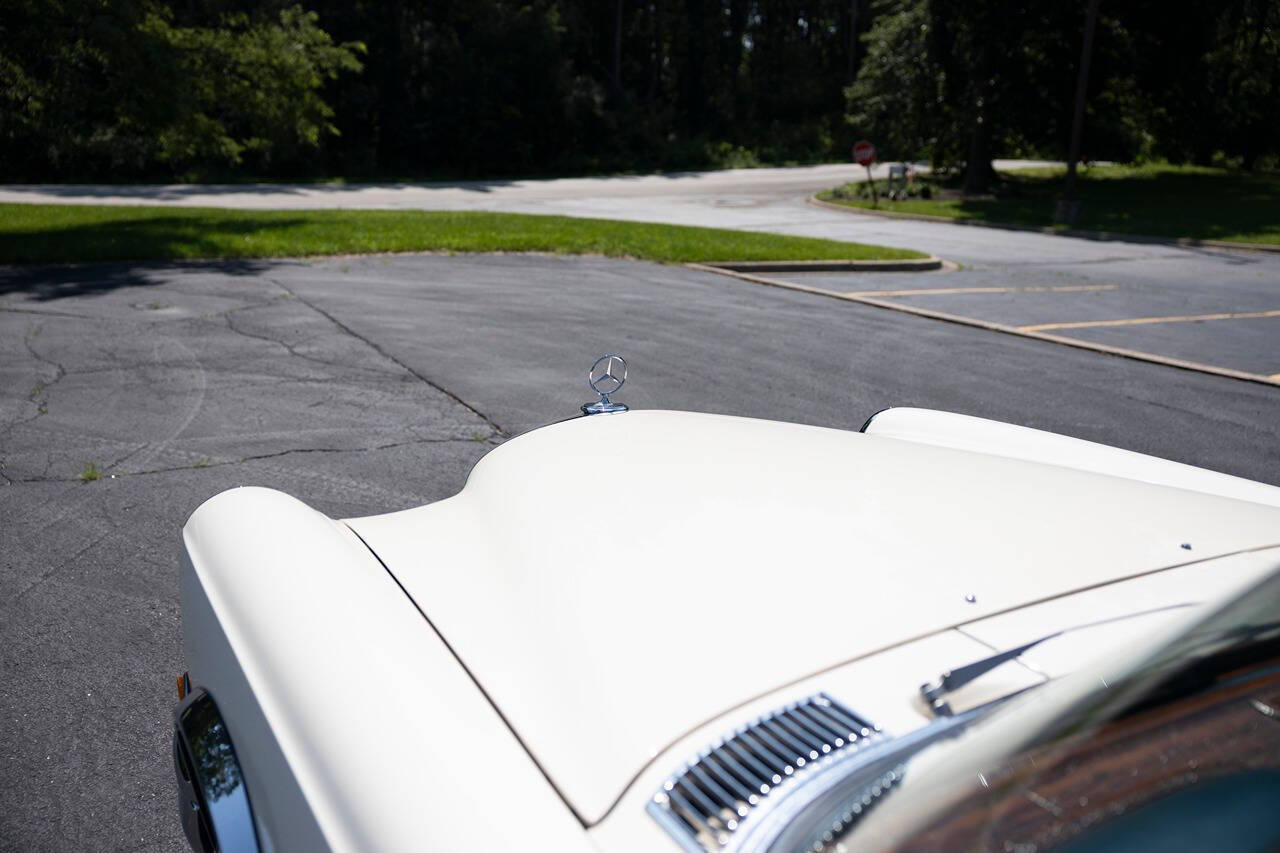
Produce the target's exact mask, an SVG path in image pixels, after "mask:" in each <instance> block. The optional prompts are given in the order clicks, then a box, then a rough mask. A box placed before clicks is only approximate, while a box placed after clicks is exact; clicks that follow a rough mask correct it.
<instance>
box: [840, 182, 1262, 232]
mask: <svg viewBox="0 0 1280 853" xmlns="http://www.w3.org/2000/svg"><path fill="white" fill-rule="evenodd" d="M1063 174H1064V170H1063V169H1034V170H1018V171H1016V172H1007V173H1004V174H1002V175H1001V177H1002V179H1003V181H1004V187H1003V194H1002V195H1001V197H999V198H991V197H981V198H934V199H929V200H925V199H918V198H913V199H908V200H905V201H888V200H887V199H885V198H883V197H881V199H880V202H879V204H878V205H873V204H872V202H871V200H870V199H863V198H839V197H836V195H835V193H834V191H827V192H823V193H819V195H818V197H819V198H820V199H822V200H823V201H829V202H833V203H835V204H844V205H848V206H850V207H858V208H864V209H871V208H873V207H875V209H878V210H885V211H893V212H898V213H913V214H924V215H926V216H941V217H946V218H948V219H960V220H969V221H978V222H990V223H998V224H1006V225H1025V226H1033V227H1053V228H1065V226H1060V225H1055V224H1054V222H1053V213H1054V201H1055V199H1056V198H1057V197H1058V196H1059V195H1060V194H1061V192H1062V187H1063ZM1080 176H1081V179H1080V183H1079V195H1080V200H1081V205H1080V218H1079V220H1078V221H1077V223H1076V226H1075V227H1076V228H1078V229H1081V230H1085V231H1104V232H1109V233H1114V234H1136V235H1149V236H1153V237H1172V238H1188V239H1192V240H1226V241H1230V242H1237V243H1270V244H1280V174H1276V173H1274V172H1270V173H1269V172H1256V173H1253V174H1249V173H1245V172H1237V171H1232V170H1228V169H1216V168H1208V167H1198V166H1171V165H1169V164H1150V165H1145V166H1092V167H1089V168H1087V169H1082V170H1081V172H1080ZM856 190H857V187H856V186H855V185H849V186H847V188H846V192H847V193H852V192H856Z"/></svg>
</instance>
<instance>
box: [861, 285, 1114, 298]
mask: <svg viewBox="0 0 1280 853" xmlns="http://www.w3.org/2000/svg"><path fill="white" fill-rule="evenodd" d="M1119 289H1120V285H1118V284H1069V285H1060V286H1057V287H922V288H917V289H915V290H910V289H909V290H849V291H845V292H846V293H847V294H848V295H849V296H872V297H874V296H961V295H965V294H969V293H1082V292H1086V291H1088V292H1093V291H1100V290H1119Z"/></svg>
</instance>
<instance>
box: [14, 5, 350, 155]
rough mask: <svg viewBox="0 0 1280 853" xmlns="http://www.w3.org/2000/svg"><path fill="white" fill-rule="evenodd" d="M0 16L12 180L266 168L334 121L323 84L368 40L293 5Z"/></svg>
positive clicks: (34, 11) (108, 8) (59, 9)
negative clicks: (180, 14)
mask: <svg viewBox="0 0 1280 853" xmlns="http://www.w3.org/2000/svg"><path fill="white" fill-rule="evenodd" d="M0 20H3V21H4V23H3V25H2V28H0V111H2V113H0V118H2V119H3V121H0V128H2V129H0V164H2V166H0V168H3V170H4V172H5V177H7V178H8V179H10V180H13V179H23V178H28V179H30V178H37V179H43V180H48V179H54V180H59V179H61V180H69V179H80V178H108V179H120V178H130V177H140V176H148V175H158V174H166V173H167V174H169V175H174V174H177V175H183V174H201V173H205V174H207V173H210V172H219V171H225V170H227V169H229V168H233V167H237V166H241V165H247V166H251V167H253V168H255V169H268V168H271V167H272V166H273V165H274V164H276V163H278V162H280V161H281V160H288V159H289V158H291V157H296V156H297V155H298V153H299V152H300V151H302V150H304V149H307V148H314V147H315V146H317V145H319V144H320V142H321V140H322V138H323V137H324V136H325V135H326V134H333V133H336V132H337V128H336V127H335V126H334V124H333V122H332V121H331V119H332V115H333V113H332V111H331V110H330V109H329V107H328V106H327V105H326V104H325V102H324V100H323V99H322V98H321V95H320V93H321V89H322V87H323V86H324V84H325V83H326V81H330V80H333V79H334V78H335V77H336V76H337V75H338V74H339V73H340V72H342V71H358V70H359V68H360V63H359V61H358V60H357V58H356V55H357V54H358V53H359V52H361V51H363V45H361V44H359V43H354V42H353V43H346V44H340V45H336V44H334V43H333V41H332V40H331V39H330V37H329V36H328V35H327V34H326V33H325V32H324V31H323V30H321V29H320V27H319V26H318V22H317V18H316V16H315V14H313V13H311V12H305V11H303V10H302V9H301V8H300V7H297V6H290V7H288V8H285V9H283V10H282V11H280V12H279V14H278V16H277V17H276V18H275V19H273V20H268V19H266V18H262V17H258V18H250V17H248V16H246V15H243V14H234V15H227V16H224V17H220V18H219V19H217V20H216V21H214V22H213V23H212V24H210V25H209V26H201V27H177V26H174V25H173V24H172V20H173V14H172V12H171V10H170V8H169V7H168V6H167V5H166V4H164V3H162V2H159V0H112V1H111V2H93V0H61V1H60V0H17V2H16V3H15V6H14V9H13V14H11V15H10V14H8V13H6V15H5V16H4V17H3V19H0Z"/></svg>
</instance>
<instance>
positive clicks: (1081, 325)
mask: <svg viewBox="0 0 1280 853" xmlns="http://www.w3.org/2000/svg"><path fill="white" fill-rule="evenodd" d="M1259 317H1280V310H1276V311H1234V312H1230V313H1223V314H1183V315H1178V316H1174V317H1133V318H1131V319H1128V320H1082V321H1080V322H1074V323H1040V324H1039V325H1035V326H1019V327H1018V331H1020V332H1048V331H1051V330H1054V329H1100V328H1104V327H1107V326H1149V325H1152V324H1155V323H1203V322H1205V321H1207V320H1256V319H1258V318H1259Z"/></svg>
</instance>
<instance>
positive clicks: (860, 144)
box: [853, 139, 876, 166]
mask: <svg viewBox="0 0 1280 853" xmlns="http://www.w3.org/2000/svg"><path fill="white" fill-rule="evenodd" d="M875 161H876V147H875V146H874V145H872V144H871V143H870V142H868V141H867V140H865V139H859V140H858V141H857V143H855V144H854V146H853V162H855V163H857V164H858V165H859V166H870V165H871V164H872V163H874V162H875Z"/></svg>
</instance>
